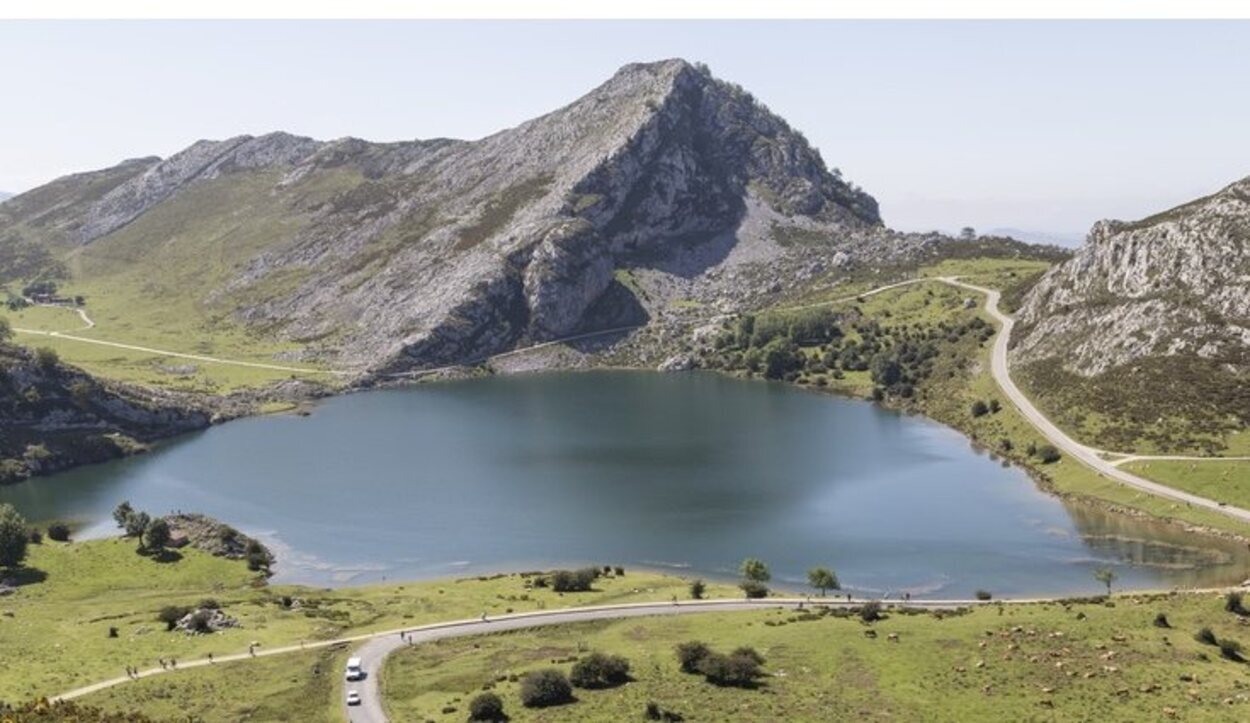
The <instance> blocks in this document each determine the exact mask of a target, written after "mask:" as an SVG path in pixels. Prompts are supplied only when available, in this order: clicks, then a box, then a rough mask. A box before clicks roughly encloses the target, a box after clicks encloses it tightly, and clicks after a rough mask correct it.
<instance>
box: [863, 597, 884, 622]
mask: <svg viewBox="0 0 1250 723" xmlns="http://www.w3.org/2000/svg"><path fill="white" fill-rule="evenodd" d="M881 617H882V616H881V603H879V602H877V601H876V600H869V601H868V602H866V603H864V604H863V605H861V606H860V608H859V619H860V620H863V621H864V622H866V623H872V622H876V621H878V620H880V619H881Z"/></svg>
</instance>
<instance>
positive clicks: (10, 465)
mask: <svg viewBox="0 0 1250 723" xmlns="http://www.w3.org/2000/svg"><path fill="white" fill-rule="evenodd" d="M208 423H209V413H208V412H207V411H205V410H202V409H199V408H198V407H197V406H195V405H194V404H192V403H189V402H188V400H186V399H183V398H174V397H172V396H166V395H162V394H160V393H157V392H153V391H148V390H138V389H133V388H129V387H123V386H120V385H116V384H106V383H102V382H99V381H97V380H95V379H92V378H91V377H89V376H87V375H86V374H84V373H82V372H81V371H78V370H76V369H74V368H72V367H68V366H65V365H63V364H60V363H59V362H57V361H55V360H54V359H52V358H50V357H40V356H37V355H36V354H34V353H32V352H30V351H29V350H26V349H22V348H20V347H16V346H12V345H10V344H6V343H4V342H3V341H0V484H4V483H9V482H16V481H18V480H21V479H24V478H26V477H27V476H30V475H35V474H46V473H48V472H53V471H56V470H59V469H64V468H66V467H71V466H74V465H78V464H83V463H88V462H101V461H104V460H107V459H113V458H116V457H120V456H123V455H126V454H131V453H134V452H136V451H141V450H142V448H143V443H144V442H147V441H151V440H154V439H156V438H159V437H165V436H169V435H172V434H177V433H179V432H184V431H189V430H192V429H198V428H200V427H204V426H207V425H208Z"/></svg>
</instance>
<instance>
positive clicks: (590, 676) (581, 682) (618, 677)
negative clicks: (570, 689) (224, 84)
mask: <svg viewBox="0 0 1250 723" xmlns="http://www.w3.org/2000/svg"><path fill="white" fill-rule="evenodd" d="M569 682H571V683H572V684H573V685H575V686H577V687H578V688H611V687H613V686H617V685H621V684H622V683H628V682H629V661H628V660H626V659H625V658H624V657H622V656H620V655H604V654H603V653H591V654H590V655H587V656H586V657H584V658H582V659H581V660H579V661H577V662H576V663H574V664H573V670H572V671H571V672H570V673H569Z"/></svg>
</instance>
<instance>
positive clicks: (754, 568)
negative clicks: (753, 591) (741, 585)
mask: <svg viewBox="0 0 1250 723" xmlns="http://www.w3.org/2000/svg"><path fill="white" fill-rule="evenodd" d="M738 571H739V572H741V573H742V577H743V579H744V580H750V581H752V582H768V581H769V580H771V579H773V576H772V573H770V572H769V571H768V565H766V564H764V562H763V561H761V560H757V559H755V558H754V557H748V558H747V559H745V560H743V561H742V565H741V566H739V568H738Z"/></svg>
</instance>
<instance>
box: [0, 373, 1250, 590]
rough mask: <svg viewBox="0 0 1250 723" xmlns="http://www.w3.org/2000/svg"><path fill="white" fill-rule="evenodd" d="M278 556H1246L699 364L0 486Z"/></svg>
mask: <svg viewBox="0 0 1250 723" xmlns="http://www.w3.org/2000/svg"><path fill="white" fill-rule="evenodd" d="M127 499H128V500H130V502H131V504H132V505H134V506H135V507H136V508H141V509H146V510H148V511H150V512H152V513H163V512H167V511H172V510H184V511H196V512H203V513H206V514H209V515H212V516H214V517H218V518H220V519H222V520H224V521H226V522H229V523H230V524H233V525H235V526H237V527H239V528H241V529H243V530H245V531H247V532H249V533H252V534H257V535H259V536H260V537H261V538H262V539H264V540H266V542H268V543H270V544H271V546H272V547H273V548H274V550H275V552H276V553H277V554H278V557H279V565H278V568H277V575H276V577H275V579H276V580H277V581H281V582H301V583H311V584H318V585H344V584H360V583H366V582H375V581H380V580H383V579H390V580H397V579H415V578H431V577H448V576H464V575H471V574H483V573H490V572H496V571H502V570H517V569H537V568H550V567H554V566H560V565H566V566H567V565H578V564H585V563H594V564H618V565H624V566H626V567H627V568H628V567H629V566H631V565H632V566H646V567H654V568H662V569H670V570H672V571H674V572H677V573H680V574H684V575H703V576H709V577H728V576H731V575H733V573H734V570H735V568H736V565H737V563H738V562H739V561H740V560H741V559H742V558H744V557H747V556H753V557H759V558H761V559H763V560H765V561H767V562H768V563H769V564H770V565H771V567H772V570H773V576H774V583H775V584H776V585H778V586H781V587H789V588H800V587H802V586H803V585H804V583H805V571H806V570H807V569H808V568H810V567H813V566H816V565H825V566H829V567H832V568H834V569H835V570H836V571H837V572H838V575H839V577H840V578H841V580H842V582H843V584H844V586H846V587H848V588H850V589H852V590H855V591H858V592H863V593H876V594H885V593H891V594H895V595H897V594H902V593H904V592H910V593H911V594H912V595H913V596H920V597H949V596H967V595H971V593H972V592H973V591H974V590H977V589H985V590H989V591H992V592H993V593H994V594H995V595H997V596H1003V595H1041V594H1091V593H1096V592H1099V591H1101V590H1102V589H1103V588H1102V586H1101V584H1100V583H1098V582H1096V581H1094V579H1093V576H1092V571H1093V569H1094V568H1096V567H1099V566H1103V565H1112V566H1114V567H1115V568H1116V571H1117V573H1118V575H1119V581H1118V583H1117V585H1118V586H1119V587H1125V588H1161V587H1172V586H1211V585H1220V584H1228V583H1234V582H1240V581H1241V580H1242V579H1244V578H1245V577H1246V576H1247V574H1248V572H1247V571H1248V570H1250V554H1248V553H1247V550H1246V549H1245V546H1244V545H1242V544H1239V543H1235V542H1231V541H1224V540H1218V539H1214V538H1209V537H1200V536H1197V535H1193V534H1190V533H1185V532H1183V531H1182V530H1180V529H1179V528H1176V527H1173V526H1169V525H1166V524H1163V523H1159V522H1153V521H1150V520H1139V519H1136V518H1130V517H1126V516H1124V515H1118V514H1112V513H1109V512H1105V511H1103V510H1100V509H1096V508H1093V507H1090V506H1087V505H1083V504H1079V503H1072V502H1067V501H1063V500H1060V499H1058V498H1055V497H1053V496H1050V495H1047V494H1045V493H1043V492H1041V491H1040V490H1038V489H1037V487H1036V486H1035V485H1034V484H1033V482H1032V481H1031V480H1030V479H1029V478H1028V476H1027V475H1026V474H1025V473H1024V472H1022V471H1021V470H1019V469H1014V468H1004V467H1003V466H1001V465H1000V464H999V463H998V462H996V461H994V460H992V459H990V458H988V457H987V456H985V455H984V454H982V453H979V452H977V451H976V450H974V449H973V448H972V447H971V446H970V444H969V442H968V440H967V439H966V438H964V437H963V436H962V435H960V434H959V433H957V432H955V431H953V430H951V429H948V428H946V427H943V426H941V425H938V424H935V423H933V422H930V421H928V420H925V419H922V418H916V417H907V416H902V415H898V414H896V413H893V412H890V411H887V410H883V409H880V408H878V407H876V406H874V405H872V404H868V403H865V402H859V401H853V400H845V399H838V398H834V397H831V396H828V395H822V394H815V393H810V392H805V391H803V390H800V389H796V388H793V387H789V386H785V385H781V384H773V383H763V382H745V381H739V380H734V379H729V378H725V377H721V376H717V375H713V374H656V373H647V372H616V371H614V372H587V373H576V374H540V375H523V376H512V377H489V378H482V379H474V380H467V381H460V382H451V383H444V384H430V385H421V386H415V387H411V388H404V389H390V390H383V391H374V392H365V393H359V394H352V395H347V396H342V397H337V398H333V399H329V400H326V401H325V402H323V403H321V404H319V405H318V406H317V407H316V408H315V409H314V411H313V414H312V416H310V417H299V416H294V415H283V416H269V417H256V418H250V419H243V420H238V421H234V422H231V423H229V424H225V425H222V426H219V427H214V428H211V429H208V430H205V431H203V432H198V433H195V434H192V435H188V436H186V437H182V438H179V439H177V440H174V441H172V442H169V443H166V444H163V445H161V446H160V447H159V448H158V449H157V450H155V451H154V452H153V453H151V454H148V455H145V456H141V457H135V458H131V459H126V460H120V461H117V462H111V463H108V464H104V465H97V466H92V467H86V468H80V469H76V470H72V471H70V472H66V473H63V474H59V475H56V476H53V477H48V478H42V479H36V480H32V481H30V482H26V483H23V484H20V485H17V486H13V487H8V488H0V502H12V503H14V504H15V505H17V507H18V509H19V510H21V511H22V512H23V514H25V515H26V516H27V517H28V518H30V519H51V518H61V519H75V520H77V521H79V522H80V523H81V524H82V525H83V530H82V533H81V536H92V535H96V536H98V535H104V534H112V531H113V526H112V520H111V518H110V513H111V511H112V508H113V507H114V506H115V505H116V504H117V503H118V502H120V501H122V500H127Z"/></svg>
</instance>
